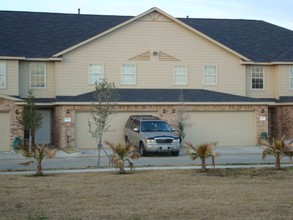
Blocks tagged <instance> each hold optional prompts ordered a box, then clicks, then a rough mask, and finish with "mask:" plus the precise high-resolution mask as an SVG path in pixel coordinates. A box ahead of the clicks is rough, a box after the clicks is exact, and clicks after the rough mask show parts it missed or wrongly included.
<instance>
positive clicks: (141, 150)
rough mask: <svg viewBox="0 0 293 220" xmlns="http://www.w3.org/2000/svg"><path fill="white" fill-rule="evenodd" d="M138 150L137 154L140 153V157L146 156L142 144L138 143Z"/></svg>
mask: <svg viewBox="0 0 293 220" xmlns="http://www.w3.org/2000/svg"><path fill="white" fill-rule="evenodd" d="M138 150H139V153H140V155H141V156H146V154H147V152H146V150H145V147H144V144H143V142H140V143H139V147H138Z"/></svg>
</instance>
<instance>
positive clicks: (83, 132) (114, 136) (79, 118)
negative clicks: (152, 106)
mask: <svg viewBox="0 0 293 220" xmlns="http://www.w3.org/2000/svg"><path fill="white" fill-rule="evenodd" d="M137 114H140V115H157V112H117V113H116V114H114V115H111V116H110V118H111V119H110V122H109V125H110V128H109V129H108V131H107V132H105V133H104V134H103V140H104V141H106V140H107V141H110V142H112V143H114V144H118V143H122V144H123V143H124V137H123V131H124V125H125V123H126V121H127V119H128V117H129V116H130V115H137ZM89 120H92V119H91V115H90V113H89V112H76V113H75V133H76V146H77V147H78V148H85V149H86V148H92V149H93V148H97V143H96V140H95V139H94V138H92V136H91V134H90V133H89V126H88V121H89Z"/></svg>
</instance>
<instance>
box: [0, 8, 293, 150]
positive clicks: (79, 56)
mask: <svg viewBox="0 0 293 220" xmlns="http://www.w3.org/2000/svg"><path fill="white" fill-rule="evenodd" d="M0 27H1V32H0V42H1V43H0V150H2V151H8V150H10V148H11V144H12V142H13V140H14V138H15V137H16V136H17V135H19V136H21V137H23V135H24V133H23V129H22V128H21V126H20V125H19V124H18V123H17V120H16V118H17V117H18V115H19V114H20V113H21V111H22V110H23V106H24V105H25V98H26V97H27V95H28V90H30V89H31V90H32V91H33V94H34V96H35V97H36V99H35V101H36V104H37V106H38V107H39V110H40V112H41V113H42V114H43V124H42V127H41V128H40V129H39V130H38V132H37V134H36V141H37V142H38V143H50V144H52V145H55V146H57V147H67V146H74V147H79V148H95V147H96V143H95V140H94V139H92V138H91V135H90V134H89V132H88V130H89V128H88V120H89V118H90V111H91V108H92V103H93V101H94V100H93V96H92V91H93V89H94V83H95V82H96V81H98V80H100V79H102V78H106V79H107V80H108V81H109V82H114V83H115V85H116V88H117V91H118V94H119V97H118V101H117V105H116V107H115V108H116V109H115V110H116V114H115V115H113V118H112V120H111V122H110V125H111V127H110V129H109V131H108V132H106V133H105V137H104V139H105V140H110V141H113V142H116V143H117V142H123V126H124V124H125V121H126V120H127V118H128V116H129V115H131V114H154V115H158V116H160V117H162V118H165V119H167V120H168V121H169V122H170V123H171V124H172V125H174V126H175V125H176V123H177V120H178V117H179V115H180V112H184V115H185V117H186V119H187V124H188V126H187V127H186V138H185V140H186V141H190V142H192V143H195V144H198V143H202V142H209V141H218V142H219V145H221V146H248V145H255V144H256V143H257V141H258V138H259V136H260V134H261V133H262V132H267V133H269V135H270V136H274V137H278V136H280V135H283V134H285V135H288V137H289V136H290V135H291V134H292V132H293V128H292V125H291V124H292V120H293V106H292V101H293V31H291V30H288V29H285V28H282V27H279V26H276V25H273V24H269V23H266V22H264V21H258V20H237V19H194V18H174V17H172V16H171V15H169V14H167V13H166V12H164V11H162V10H160V9H158V8H152V9H150V10H148V11H146V12H144V13H142V14H140V15H138V16H135V17H132V16H107V15H82V14H59V13H38V12H15V11H0ZM291 136H292V135H291Z"/></svg>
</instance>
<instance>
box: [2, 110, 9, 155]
mask: <svg viewBox="0 0 293 220" xmlns="http://www.w3.org/2000/svg"><path fill="white" fill-rule="evenodd" d="M9 130H10V125H9V113H0V151H9V150H10V144H9Z"/></svg>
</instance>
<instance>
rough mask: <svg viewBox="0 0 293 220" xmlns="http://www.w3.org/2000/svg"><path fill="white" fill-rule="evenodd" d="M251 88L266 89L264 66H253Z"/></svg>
mask: <svg viewBox="0 0 293 220" xmlns="http://www.w3.org/2000/svg"><path fill="white" fill-rule="evenodd" d="M251 89H264V68H263V67H262V66H252V67H251Z"/></svg>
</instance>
